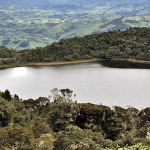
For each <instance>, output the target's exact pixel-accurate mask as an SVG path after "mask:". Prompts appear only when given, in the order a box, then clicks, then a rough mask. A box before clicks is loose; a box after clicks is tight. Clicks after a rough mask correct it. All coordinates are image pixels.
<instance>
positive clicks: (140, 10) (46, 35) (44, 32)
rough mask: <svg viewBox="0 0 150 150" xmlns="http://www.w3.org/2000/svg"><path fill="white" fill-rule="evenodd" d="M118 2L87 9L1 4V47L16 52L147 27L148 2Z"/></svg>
mask: <svg viewBox="0 0 150 150" xmlns="http://www.w3.org/2000/svg"><path fill="white" fill-rule="evenodd" d="M117 3H118V2H117ZM117 3H115V4H114V3H107V4H104V5H103V6H101V5H95V6H93V7H90V8H88V7H81V6H76V5H64V6H63V5H62V6H47V7H46V6H41V7H39V6H37V7H35V6H29V5H21V4H16V3H6V4H5V3H4V2H3V3H2V4H1V2H0V8H1V10H0V45H2V46H5V47H8V48H13V49H15V50H23V49H33V48H36V47H44V46H46V45H50V44H51V43H53V42H55V41H59V40H61V39H66V38H72V37H74V36H80V37H82V36H85V35H89V34H94V33H101V32H106V31H109V30H118V29H120V30H125V29H127V28H130V27H150V23H149V20H150V16H149V12H150V11H149V8H150V4H149V3H142V4H136V5H134V4H118V5H117Z"/></svg>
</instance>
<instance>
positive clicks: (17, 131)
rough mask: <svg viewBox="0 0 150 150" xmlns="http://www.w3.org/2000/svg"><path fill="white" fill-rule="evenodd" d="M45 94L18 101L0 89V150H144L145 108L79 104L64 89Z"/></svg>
mask: <svg viewBox="0 0 150 150" xmlns="http://www.w3.org/2000/svg"><path fill="white" fill-rule="evenodd" d="M51 94H52V95H51V96H49V98H46V97H39V98H38V99H35V100H33V99H28V100H22V99H19V96H18V95H16V94H15V95H13V96H12V95H11V93H10V91H9V90H5V91H4V92H0V149H1V150H6V149H7V150H8V149H9V150H13V149H19V150H33V149H34V150H83V149H84V150H105V149H107V150H108V149H110V150H113V149H116V150H117V149H118V150H122V148H123V147H124V150H128V149H132V150H148V149H150V147H149V144H150V136H149V135H150V108H149V107H148V108H145V109H143V110H141V111H139V110H138V109H136V108H133V107H129V108H127V109H125V108H122V107H119V106H114V107H113V109H111V108H109V107H107V106H104V105H95V104H91V103H85V104H80V103H77V102H76V101H75V99H74V98H73V91H71V90H70V89H61V90H58V89H57V88H54V89H52V90H51ZM74 101H75V102H74Z"/></svg>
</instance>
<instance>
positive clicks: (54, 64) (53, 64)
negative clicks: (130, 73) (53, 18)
mask: <svg viewBox="0 0 150 150" xmlns="http://www.w3.org/2000/svg"><path fill="white" fill-rule="evenodd" d="M103 60H108V59H90V60H77V61H68V62H46V63H45V62H43V63H42V62H41V63H26V64H12V65H4V66H0V69H6V68H14V67H27V66H29V67H30V66H56V65H70V64H79V63H88V62H96V61H103ZM109 60H110V61H127V62H131V63H139V64H150V61H144V60H135V59H109Z"/></svg>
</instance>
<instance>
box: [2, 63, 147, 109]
mask: <svg viewBox="0 0 150 150" xmlns="http://www.w3.org/2000/svg"><path fill="white" fill-rule="evenodd" d="M128 64H131V63H128ZM110 67H111V68H110ZM113 67H114V68H113ZM134 67H135V64H134ZM120 68H121V69H120ZM127 68H128V69H127ZM129 68H132V69H129ZM149 77H150V69H133V65H132V64H131V65H129V66H128V65H127V63H126V62H125V63H121V61H119V63H118V62H115V61H113V62H112V61H102V62H91V63H82V64H74V65H60V66H43V67H18V68H10V69H3V70H0V90H1V91H4V90H5V89H9V90H10V91H11V93H12V94H17V95H19V96H20V98H23V99H28V98H34V99H36V98H38V97H39V96H48V95H50V90H51V89H53V88H55V87H56V88H58V89H62V88H69V89H71V90H73V91H74V94H76V95H77V97H76V99H77V101H78V102H80V103H87V102H91V103H95V104H100V103H102V104H103V105H107V106H110V107H111V106H114V105H118V106H121V107H125V106H126V105H131V106H134V107H136V108H138V109H141V108H146V107H150V101H149V100H150V92H149V91H150V78H149Z"/></svg>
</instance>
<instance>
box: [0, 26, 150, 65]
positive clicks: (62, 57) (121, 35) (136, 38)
mask: <svg viewBox="0 0 150 150" xmlns="http://www.w3.org/2000/svg"><path fill="white" fill-rule="evenodd" d="M24 44H26V43H24ZM149 44H150V28H129V29H127V30H125V31H120V30H118V31H116V30H114V31H109V32H103V33H100V34H93V35H87V36H84V37H74V38H69V39H65V40H64V39H62V40H60V41H58V42H56V43H52V44H51V45H48V46H46V47H37V48H36V49H31V50H28V49H25V50H22V51H15V50H13V49H11V50H9V49H7V48H5V47H1V48H0V50H1V51H2V54H1V59H0V64H1V66H3V65H26V64H28V63H38V62H39V63H41V62H43V63H44V62H65V61H76V60H89V59H112V60H114V59H134V60H144V61H150V46H149ZM5 50H6V51H5ZM3 54H5V55H3ZM10 54H11V55H10Z"/></svg>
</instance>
